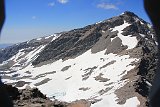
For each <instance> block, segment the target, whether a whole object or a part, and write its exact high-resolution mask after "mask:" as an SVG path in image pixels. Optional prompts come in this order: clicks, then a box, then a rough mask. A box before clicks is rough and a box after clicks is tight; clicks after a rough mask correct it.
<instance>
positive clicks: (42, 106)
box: [4, 84, 91, 107]
mask: <svg viewBox="0 0 160 107" xmlns="http://www.w3.org/2000/svg"><path fill="white" fill-rule="evenodd" d="M4 87H5V89H6V90H7V92H8V94H9V97H10V98H11V99H12V101H13V105H14V107H90V105H91V103H90V102H88V101H86V100H84V99H82V100H77V101H74V102H71V103H67V102H62V101H58V100H56V99H55V100H54V101H52V100H50V99H49V98H47V97H46V96H45V95H44V94H43V93H41V92H40V91H39V90H38V89H37V88H30V87H29V86H27V87H26V88H25V89H22V90H19V89H18V88H16V87H13V86H12V85H6V84H4Z"/></svg>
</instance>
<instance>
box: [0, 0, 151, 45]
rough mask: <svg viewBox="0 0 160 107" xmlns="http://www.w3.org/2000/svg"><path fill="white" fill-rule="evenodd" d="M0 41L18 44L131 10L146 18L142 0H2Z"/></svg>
mask: <svg viewBox="0 0 160 107" xmlns="http://www.w3.org/2000/svg"><path fill="white" fill-rule="evenodd" d="M5 1H6V21H5V25H4V27H3V31H2V33H1V40H0V43H17V42H22V41H27V40H30V39H33V38H37V37H43V36H47V35H50V34H54V33H58V32H61V31H68V30H71V29H75V28H80V27H84V26H86V25H89V24H93V23H96V22H98V21H101V20H105V19H108V18H110V17H113V16H117V15H119V14H121V13H123V12H124V11H131V12H134V13H135V14H137V15H138V16H139V17H141V18H143V19H144V20H146V21H149V19H148V17H147V15H146V13H145V11H144V8H143V0H5Z"/></svg>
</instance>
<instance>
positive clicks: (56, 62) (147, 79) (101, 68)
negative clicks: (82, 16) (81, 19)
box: [0, 12, 157, 107]
mask: <svg viewBox="0 0 160 107" xmlns="http://www.w3.org/2000/svg"><path fill="white" fill-rule="evenodd" d="M154 35H155V34H154V31H153V29H152V27H151V25H150V24H149V23H147V22H145V21H144V20H143V19H141V18H139V17H138V16H137V15H135V14H134V13H132V12H124V13H123V14H121V15H119V16H115V17H112V18H110V19H107V20H104V21H101V22H98V23H95V24H93V25H88V26H86V27H83V28H79V29H74V30H71V31H68V32H61V33H57V34H54V35H51V36H48V37H42V38H38V39H34V40H31V41H27V42H23V43H20V44H16V45H13V46H10V47H7V48H5V49H3V50H0V63H1V64H0V71H1V72H0V73H1V76H2V80H3V81H4V82H5V83H6V84H10V85H13V86H15V87H17V88H19V89H23V88H25V87H26V86H28V85H29V86H30V87H37V88H38V89H39V90H40V91H41V92H42V93H44V94H45V95H46V96H47V97H49V98H50V99H51V100H55V99H58V100H60V101H65V102H72V101H76V100H81V99H85V101H88V102H90V103H91V107H106V106H107V107H137V106H139V107H145V106H147V103H146V102H147V97H148V90H149V88H150V87H151V85H152V80H153V77H154V74H155V73H154V72H155V70H156V63H157V42H156V38H155V36H154Z"/></svg>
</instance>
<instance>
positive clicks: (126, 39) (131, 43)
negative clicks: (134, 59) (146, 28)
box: [112, 21, 138, 49]
mask: <svg viewBox="0 0 160 107" xmlns="http://www.w3.org/2000/svg"><path fill="white" fill-rule="evenodd" d="M129 25H130V24H129V23H127V22H126V21H124V24H122V25H120V26H116V27H115V28H112V29H113V31H118V37H119V38H120V39H121V40H122V44H123V45H127V46H128V48H127V49H132V48H134V47H135V46H136V45H137V43H138V40H137V38H136V37H131V36H132V35H128V36H124V35H122V32H123V31H122V30H123V29H124V28H126V27H127V26H129Z"/></svg>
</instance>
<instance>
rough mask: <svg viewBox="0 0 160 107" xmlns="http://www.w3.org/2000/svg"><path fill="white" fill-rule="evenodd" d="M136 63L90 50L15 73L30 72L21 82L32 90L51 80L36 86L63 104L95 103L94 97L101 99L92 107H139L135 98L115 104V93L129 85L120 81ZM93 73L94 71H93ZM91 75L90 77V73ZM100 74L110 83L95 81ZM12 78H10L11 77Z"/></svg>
mask: <svg viewBox="0 0 160 107" xmlns="http://www.w3.org/2000/svg"><path fill="white" fill-rule="evenodd" d="M44 47H45V46H41V47H38V48H37V51H36V52H35V53H34V51H35V50H34V51H32V52H31V53H30V54H28V57H27V58H28V59H29V60H31V59H32V58H33V56H35V55H36V53H38V52H40V51H41V50H42V49H43V48H44ZM101 59H103V60H101ZM113 60H116V62H114V63H113V64H111V65H108V66H106V67H102V66H104V65H106V64H107V63H109V62H111V61H113ZM133 61H135V62H136V61H138V59H136V58H130V56H129V55H123V56H119V55H116V54H108V55H105V50H104V51H101V52H98V53H96V54H92V53H91V50H89V51H87V52H85V53H84V54H82V55H80V56H78V57H76V58H75V59H69V60H66V61H62V60H58V61H56V62H53V63H50V64H46V65H43V66H41V67H33V66H32V65H31V64H30V65H28V66H27V67H25V68H24V69H22V70H19V71H17V72H16V73H18V74H20V76H21V77H23V76H26V73H25V72H26V71H29V72H31V74H30V75H31V76H32V77H30V78H27V79H21V81H25V82H31V84H30V86H31V87H35V84H36V83H39V82H41V81H42V80H44V79H46V78H49V79H51V80H50V81H48V82H47V83H45V84H42V85H39V86H37V87H38V88H39V89H40V90H41V91H42V92H43V93H44V94H46V95H47V96H48V97H50V98H52V97H53V96H55V98H57V99H59V100H63V101H74V100H76V99H90V100H94V98H95V99H102V100H101V101H99V102H98V103H95V104H93V105H92V107H105V106H106V105H107V107H127V105H130V107H131V105H132V104H131V103H130V102H132V103H133V102H134V104H133V105H134V106H133V107H136V105H137V104H139V103H138V100H137V99H136V98H132V99H129V100H127V102H126V103H125V104H124V105H118V104H117V102H116V99H117V97H116V95H115V94H114V91H115V90H116V89H118V88H120V87H122V86H123V85H125V84H126V83H127V80H123V81H120V80H121V78H122V76H124V75H125V74H127V71H130V70H131V69H133V68H134V67H135V66H134V65H130V63H131V62H133ZM69 65H70V66H71V67H70V68H69V69H67V70H66V71H61V70H62V68H64V67H66V66H69ZM119 65H121V66H119ZM93 68H94V69H93ZM87 69H88V70H87ZM91 70H93V72H92V71H91ZM125 70H126V72H124V71H125ZM53 71H56V73H53V74H46V77H45V76H43V77H40V78H37V79H33V78H34V77H36V76H38V75H40V74H43V73H47V72H53ZM89 72H90V74H88V73H89ZM100 73H101V74H103V78H107V79H108V81H106V82H100V81H97V80H95V77H96V76H98V75H99V74H100ZM9 75H10V76H11V74H9ZM12 75H13V74H12ZM83 76H88V78H87V79H84V80H83V78H84V77H83ZM67 78H68V79H67ZM3 81H5V82H8V83H10V82H16V80H12V81H11V80H8V79H4V80H3ZM107 84H108V85H107ZM25 86H26V85H25ZM21 88H24V87H21ZM80 88H88V90H85V91H84V90H80ZM107 88H110V90H108V92H105V93H104V94H102V95H100V91H101V90H105V89H107Z"/></svg>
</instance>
